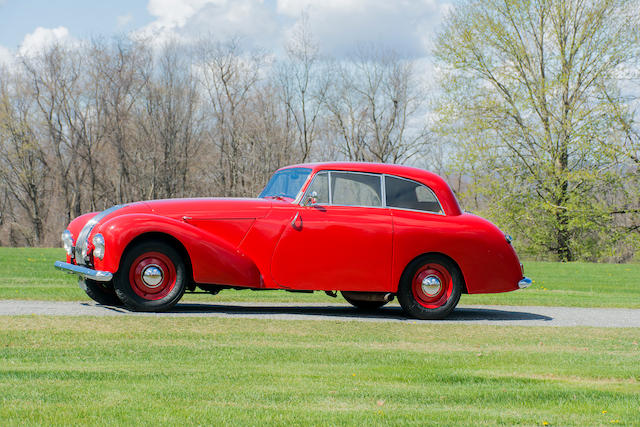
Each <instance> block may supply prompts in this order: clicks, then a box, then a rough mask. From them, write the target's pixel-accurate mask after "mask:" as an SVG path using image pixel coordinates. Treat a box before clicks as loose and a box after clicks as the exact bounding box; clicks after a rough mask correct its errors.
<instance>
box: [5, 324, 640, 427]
mask: <svg viewBox="0 0 640 427" xmlns="http://www.w3.org/2000/svg"><path fill="white" fill-rule="evenodd" d="M639 340H640V336H639V333H638V330H637V329H604V328H602V329H601V328H533V327H497V326H478V325H474V326H468V325H467V326H460V325H446V324H412V323H370V322H335V321H295V322H292V321H263V320H252V319H223V318H217V319H212V318H196V319H194V318H166V317H165V318H150V317H130V316H129V317H118V318H95V317H77V318H74V317H5V318H2V326H0V361H1V362H2V363H0V390H2V393H0V424H2V425H3V426H6V425H18V424H19V425H57V424H58V425H59V424H65V425H77V424H97V425H106V424H135V425H157V424H164V425H167V424H168V425H176V424H189V425H194V424H199V425H256V426H258V425H259V426H262V425H361V426H365V425H411V424H414V425H418V424H419V425H424V424H427V425H429V424H430V425H452V424H465V425H495V424H508V425H513V424H517V425H543V423H544V422H547V423H549V424H550V425H562V426H567V425H605V424H606V425H611V423H619V424H620V425H634V424H635V425H637V424H638V422H640V419H639V418H638V407H640V350H639V347H638V341H639ZM605 411H606V412H605Z"/></svg>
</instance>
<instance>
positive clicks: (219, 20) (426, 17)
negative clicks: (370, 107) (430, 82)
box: [0, 0, 451, 62]
mask: <svg viewBox="0 0 640 427" xmlns="http://www.w3.org/2000/svg"><path fill="white" fill-rule="evenodd" d="M450 8H451V5H450V3H449V2H447V1H446V0H108V1H104V0H102V1H89V0H0V61H2V62H7V61H10V60H11V58H13V57H15V55H16V54H29V53H30V52H37V51H41V50H42V49H44V48H46V47H47V46H48V45H49V44H51V43H52V42H53V41H58V42H62V43H66V42H68V43H72V42H74V41H78V40H88V39H91V38H94V37H112V36H117V35H144V36H150V37H151V38H152V39H153V40H156V41H162V40H165V39H170V38H178V39H184V40H189V39H193V38H200V37H203V36H211V37H215V38H219V39H221V40H224V39H226V38H229V37H240V38H241V39H242V40H243V41H244V42H245V43H247V44H248V45H250V46H251V47H257V48H261V49H265V50H267V51H270V52H275V53H277V52H278V51H281V50H282V46H283V45H284V40H286V38H287V36H288V35H289V34H290V31H291V30H292V28H293V27H294V25H295V24H296V22H297V21H298V20H299V19H300V17H301V15H302V14H303V13H306V14H307V16H308V22H309V25H310V28H311V32H312V34H313V36H314V38H315V40H316V42H317V43H318V45H319V47H320V49H321V51H322V52H323V53H325V54H328V55H332V56H338V57H339V56H341V55H344V54H348V53H349V52H350V51H351V50H352V49H353V48H354V46H355V45H357V44H358V43H375V44H378V45H381V46H384V47H385V48H388V49H393V50H395V51H397V52H398V53H399V54H401V55H403V56H404V55H406V56H408V57H413V58H421V57H426V56H428V54H429V51H430V49H431V44H430V43H431V41H432V40H433V38H434V35H435V31H436V30H437V28H438V26H439V23H440V22H441V19H442V17H443V15H444V14H445V13H446V12H447V11H448V10H449V9H450Z"/></svg>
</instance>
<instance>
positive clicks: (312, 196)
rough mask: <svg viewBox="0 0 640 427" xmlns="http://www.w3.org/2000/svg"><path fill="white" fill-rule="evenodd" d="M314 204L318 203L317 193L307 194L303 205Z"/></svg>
mask: <svg viewBox="0 0 640 427" xmlns="http://www.w3.org/2000/svg"><path fill="white" fill-rule="evenodd" d="M316 203H318V193H317V192H315V191H312V192H311V194H309V197H307V200H305V202H304V205H305V206H313V205H315V204H316Z"/></svg>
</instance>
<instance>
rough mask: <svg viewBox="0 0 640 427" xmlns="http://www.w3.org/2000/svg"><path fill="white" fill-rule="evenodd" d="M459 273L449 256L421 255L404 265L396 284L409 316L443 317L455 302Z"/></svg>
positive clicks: (399, 296) (458, 296)
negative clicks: (398, 282) (404, 267)
mask: <svg viewBox="0 0 640 427" xmlns="http://www.w3.org/2000/svg"><path fill="white" fill-rule="evenodd" d="M461 293H462V273H460V269H459V268H458V267H457V266H456V265H455V263H453V262H452V261H451V260H450V259H448V258H446V257H444V256H441V255H435V254H431V255H424V256H421V257H419V258H416V259H415V260H413V261H412V262H411V263H410V264H409V265H408V266H407V268H406V269H405V271H404V273H403V274H402V278H401V279H400V285H399V287H398V301H399V302H400V306H401V307H402V309H403V310H404V311H405V313H407V314H408V315H409V316H412V317H416V318H418V319H428V320H431V319H443V318H444V317H446V316H447V315H448V314H449V313H451V311H453V309H454V308H455V307H456V305H458V301H459V300H460V294H461Z"/></svg>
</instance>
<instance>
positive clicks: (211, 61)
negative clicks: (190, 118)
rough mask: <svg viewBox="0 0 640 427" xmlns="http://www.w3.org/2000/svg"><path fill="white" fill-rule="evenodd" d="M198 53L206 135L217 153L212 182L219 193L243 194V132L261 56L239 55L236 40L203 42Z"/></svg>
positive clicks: (261, 61)
mask: <svg viewBox="0 0 640 427" xmlns="http://www.w3.org/2000/svg"><path fill="white" fill-rule="evenodd" d="M198 50H199V59H200V62H199V66H200V73H199V75H200V83H201V86H202V88H203V91H204V93H205V94H206V98H207V102H208V108H210V109H211V113H210V115H209V117H208V118H209V120H211V122H212V126H211V128H210V133H209V136H210V139H211V141H212V143H213V145H214V146H215V147H216V149H217V153H218V161H217V170H215V173H214V177H213V179H214V180H215V182H216V183H217V184H218V188H219V190H218V191H219V194H225V195H231V196H233V195H244V194H245V189H244V187H243V183H242V180H243V171H244V169H245V166H244V164H245V162H244V161H243V158H244V156H245V154H246V153H245V148H246V144H247V138H246V134H245V131H246V129H248V128H249V125H250V123H249V122H248V112H249V111H250V110H251V103H252V99H253V95H254V92H255V90H256V89H257V86H258V83H259V81H260V78H261V72H262V71H263V69H262V67H263V65H264V56H263V55H262V54H259V53H257V54H252V55H248V54H243V53H242V52H241V49H240V45H239V41H238V40H236V39H233V40H231V41H229V42H226V43H220V42H211V41H203V42H201V43H200V45H199V49H198Z"/></svg>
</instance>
